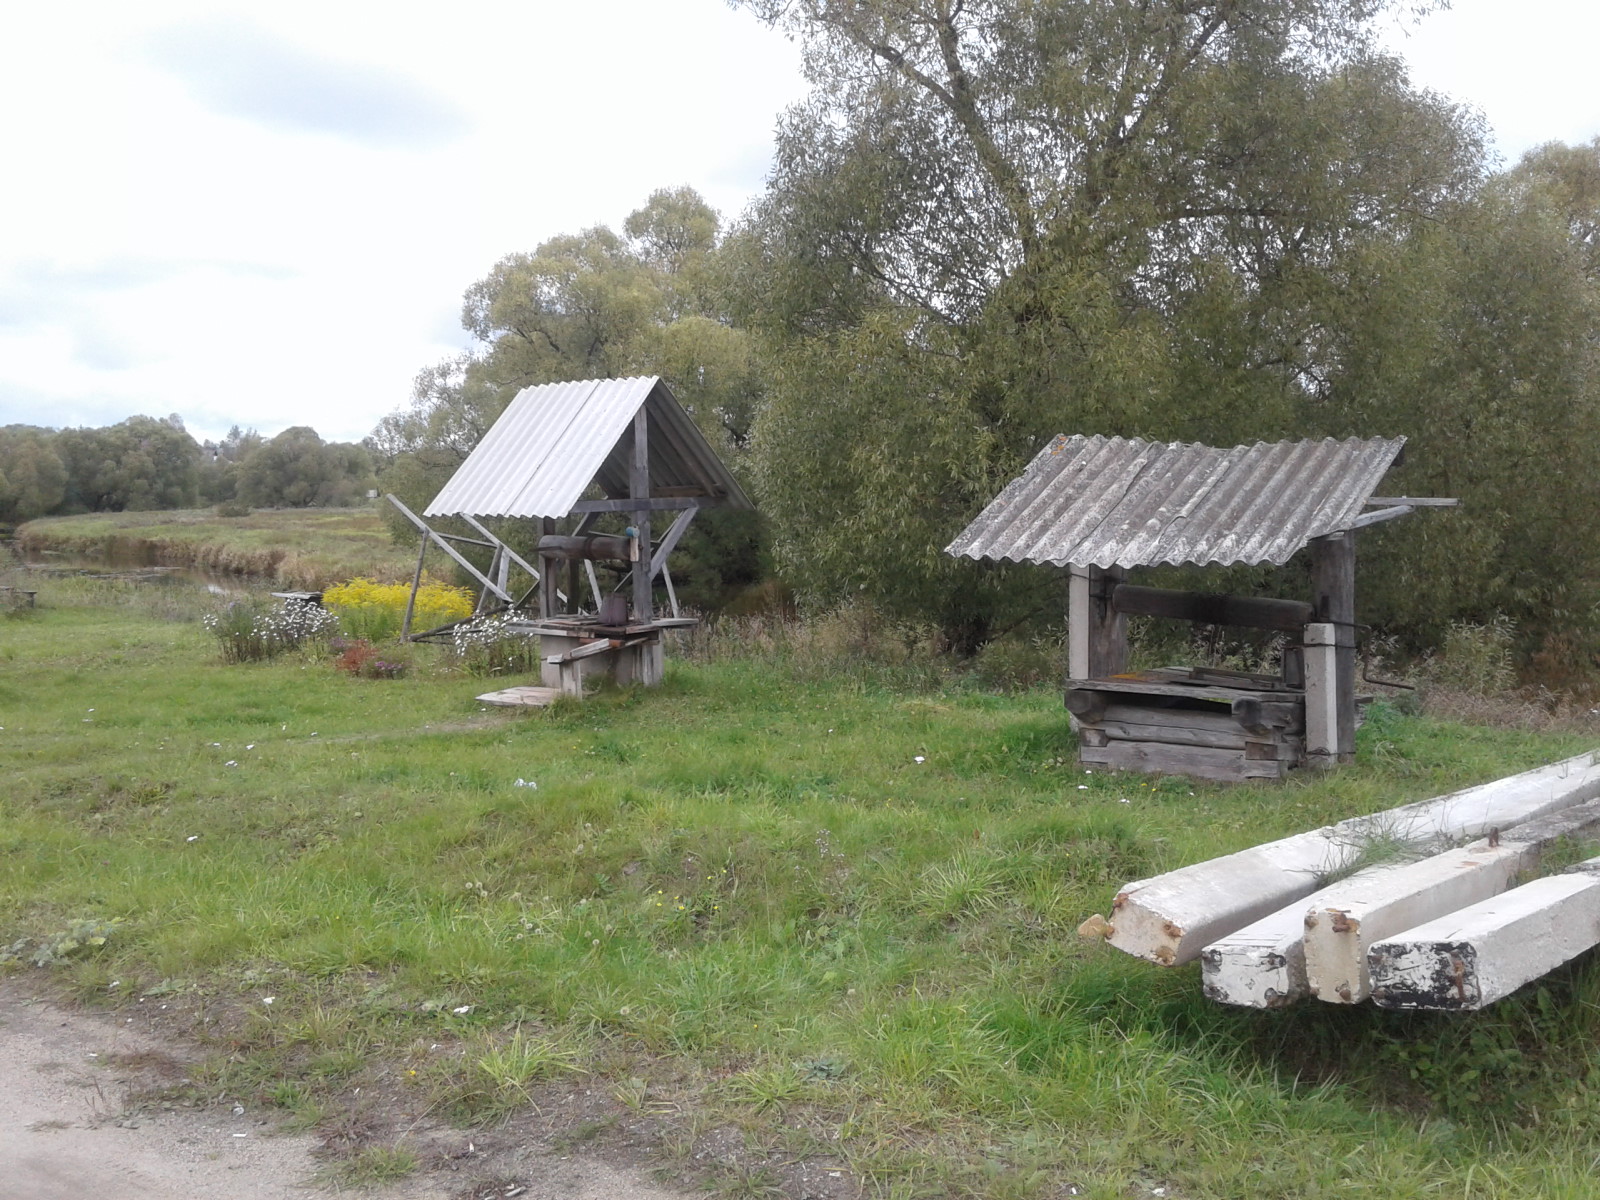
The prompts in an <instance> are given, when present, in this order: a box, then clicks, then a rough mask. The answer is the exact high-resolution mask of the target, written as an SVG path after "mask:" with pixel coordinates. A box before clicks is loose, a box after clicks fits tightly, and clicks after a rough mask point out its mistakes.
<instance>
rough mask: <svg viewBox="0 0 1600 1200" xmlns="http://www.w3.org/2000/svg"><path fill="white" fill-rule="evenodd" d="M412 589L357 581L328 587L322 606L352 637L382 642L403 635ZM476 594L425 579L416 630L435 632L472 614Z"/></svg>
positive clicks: (419, 592)
mask: <svg viewBox="0 0 1600 1200" xmlns="http://www.w3.org/2000/svg"><path fill="white" fill-rule="evenodd" d="M410 597H411V587H410V585H409V584H404V583H376V582H374V581H373V580H371V579H365V578H357V579H352V580H350V581H349V582H348V583H341V584H338V585H336V586H334V587H331V588H328V589H327V590H326V591H324V592H323V593H322V603H323V605H324V606H325V607H326V608H328V609H329V610H330V611H331V612H334V613H336V614H337V615H338V618H339V626H340V628H341V629H343V630H344V631H345V632H346V633H347V634H349V635H350V636H352V637H358V638H364V639H365V640H367V641H369V642H381V641H386V640H388V639H391V638H395V637H398V636H399V635H400V626H401V624H402V623H403V622H404V620H405V613H406V602H407V601H408V600H409V599H410ZM472 609H473V598H472V593H471V592H469V591H467V590H466V589H465V588H459V587H454V586H452V585H450V584H447V583H440V582H438V581H437V580H434V579H429V578H427V577H426V576H425V577H424V578H423V582H422V586H421V587H419V588H418V589H417V603H416V608H415V609H414V610H413V612H412V617H411V626H412V628H413V629H418V630H421V629H433V628H435V627H437V626H439V625H444V624H447V623H448V622H450V621H461V620H465V619H466V618H467V617H470V616H471V615H472Z"/></svg>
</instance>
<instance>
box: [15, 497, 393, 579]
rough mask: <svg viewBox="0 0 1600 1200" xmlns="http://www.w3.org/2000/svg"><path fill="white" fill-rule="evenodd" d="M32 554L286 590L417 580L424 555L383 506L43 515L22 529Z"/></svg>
mask: <svg viewBox="0 0 1600 1200" xmlns="http://www.w3.org/2000/svg"><path fill="white" fill-rule="evenodd" d="M17 540H18V542H19V543H20V544H21V545H22V547H23V548H24V549H25V550H26V551H28V552H30V553H38V552H40V551H45V550H56V551H64V552H67V553H72V554H86V555H95V556H104V557H105V558H106V559H107V560H108V561H110V562H112V563H129V564H134V565H143V564H149V563H159V564H162V565H164V566H173V567H196V568H201V569H206V570H214V571H234V572H240V573H248V574H251V575H254V576H256V577H258V578H262V579H270V580H272V581H273V582H274V584H275V585H276V586H279V587H294V588H310V589H316V588H321V587H325V586H327V585H328V584H332V583H338V582H341V581H344V580H348V579H353V578H356V577H357V576H365V577H368V578H377V579H399V578H401V577H404V578H406V579H408V580H409V578H410V575H411V571H412V569H413V568H414V566H415V565H416V550H415V549H414V548H412V549H406V548H402V547H399V546H396V545H395V544H394V542H393V540H392V539H391V538H390V536H389V531H388V529H387V527H386V526H385V525H384V523H383V520H382V517H381V516H380V514H379V512H378V510H377V508H376V507H364V508H312V509H307V508H296V509H259V510H257V511H255V512H253V513H251V514H250V515H249V516H246V517H219V516H218V515H217V514H216V512H215V511H214V510H212V509H195V510H183V511H175V512H122V513H89V514H86V515H83V516H77V517H41V518H40V519H38V520H36V521H29V522H28V523H27V524H26V525H23V526H22V527H20V528H19V529H18V530H17Z"/></svg>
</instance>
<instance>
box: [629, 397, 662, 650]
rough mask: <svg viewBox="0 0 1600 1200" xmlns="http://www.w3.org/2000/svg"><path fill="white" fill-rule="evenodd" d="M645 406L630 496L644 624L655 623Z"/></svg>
mask: <svg viewBox="0 0 1600 1200" xmlns="http://www.w3.org/2000/svg"><path fill="white" fill-rule="evenodd" d="M648 412H649V406H648V405H645V404H641V405H640V406H639V411H638V412H636V413H634V415H633V463H632V469H631V470H630V471H629V474H628V495H629V497H630V498H631V499H632V500H634V501H635V503H636V507H635V508H634V510H633V526H634V528H635V529H636V530H638V536H639V557H638V560H637V561H636V562H635V563H634V564H633V619H634V620H635V621H636V622H639V623H641V624H647V623H649V622H650V621H653V620H655V611H654V606H653V605H652V603H651V600H650V585H651V583H652V582H653V581H652V580H651V578H650V508H649V500H650V418H649V415H648ZM640 502H643V503H640Z"/></svg>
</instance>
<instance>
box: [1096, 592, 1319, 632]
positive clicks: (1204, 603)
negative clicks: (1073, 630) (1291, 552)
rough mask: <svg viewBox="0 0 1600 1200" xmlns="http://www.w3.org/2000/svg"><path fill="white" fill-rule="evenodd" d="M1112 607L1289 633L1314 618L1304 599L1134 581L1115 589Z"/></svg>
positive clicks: (1140, 613) (1144, 614) (1129, 612)
mask: <svg viewBox="0 0 1600 1200" xmlns="http://www.w3.org/2000/svg"><path fill="white" fill-rule="evenodd" d="M1111 607H1112V608H1113V609H1115V610H1116V611H1117V612H1119V613H1125V614H1127V615H1129V616H1136V617H1170V618H1173V619H1175V620H1179V621H1198V622H1201V623H1204V624H1207V625H1242V626H1245V627H1247V628H1250V629H1276V630H1280V631H1282V632H1285V633H1299V632H1300V630H1301V629H1303V628H1304V627H1305V624H1306V622H1307V621H1309V620H1311V618H1312V608H1311V605H1309V604H1307V603H1306V602H1305V601H1303V600H1277V599H1273V598H1271V597H1266V596H1230V595H1227V594H1226V593H1212V592H1180V591H1174V590H1173V589H1171V588H1153V587H1139V586H1137V585H1135V584H1131V583H1121V584H1118V585H1117V586H1116V588H1114V589H1113V590H1112V593H1111Z"/></svg>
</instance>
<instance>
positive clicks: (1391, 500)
mask: <svg viewBox="0 0 1600 1200" xmlns="http://www.w3.org/2000/svg"><path fill="white" fill-rule="evenodd" d="M1367 503H1368V504H1372V505H1376V506H1378V507H1379V508H1385V507H1387V506H1389V505H1391V504H1409V505H1411V506H1412V507H1413V508H1455V507H1456V506H1457V505H1459V504H1460V503H1461V501H1460V500H1458V499H1457V498H1456V497H1454V496H1368V497H1367Z"/></svg>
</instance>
